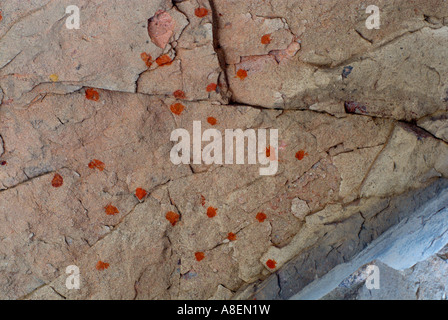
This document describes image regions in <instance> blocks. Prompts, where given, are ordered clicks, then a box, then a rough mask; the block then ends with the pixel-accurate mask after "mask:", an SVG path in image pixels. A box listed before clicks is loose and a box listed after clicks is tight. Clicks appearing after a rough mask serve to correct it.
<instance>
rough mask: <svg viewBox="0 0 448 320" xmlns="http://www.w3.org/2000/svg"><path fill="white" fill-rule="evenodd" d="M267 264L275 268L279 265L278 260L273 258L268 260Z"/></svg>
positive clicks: (270, 267)
mask: <svg viewBox="0 0 448 320" xmlns="http://www.w3.org/2000/svg"><path fill="white" fill-rule="evenodd" d="M266 265H267V267H268V268H269V269H275V267H276V265H277V261H275V260H273V259H269V260H268V261H266Z"/></svg>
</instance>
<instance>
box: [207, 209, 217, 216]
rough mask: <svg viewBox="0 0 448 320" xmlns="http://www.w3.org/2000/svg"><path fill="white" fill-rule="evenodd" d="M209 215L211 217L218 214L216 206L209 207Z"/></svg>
mask: <svg viewBox="0 0 448 320" xmlns="http://www.w3.org/2000/svg"><path fill="white" fill-rule="evenodd" d="M207 216H208V217H209V218H214V217H215V216H216V208H213V207H208V208H207Z"/></svg>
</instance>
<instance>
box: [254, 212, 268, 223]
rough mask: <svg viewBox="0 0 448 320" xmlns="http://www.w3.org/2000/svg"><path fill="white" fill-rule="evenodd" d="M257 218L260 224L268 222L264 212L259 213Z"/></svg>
mask: <svg viewBox="0 0 448 320" xmlns="http://www.w3.org/2000/svg"><path fill="white" fill-rule="evenodd" d="M255 218H256V219H257V220H258V222H264V220H266V218H267V216H266V214H265V213H263V212H258V213H257V215H256V216H255Z"/></svg>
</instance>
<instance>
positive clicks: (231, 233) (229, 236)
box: [227, 232, 236, 241]
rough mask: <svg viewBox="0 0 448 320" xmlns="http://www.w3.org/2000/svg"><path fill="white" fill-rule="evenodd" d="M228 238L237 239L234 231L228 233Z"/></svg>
mask: <svg viewBox="0 0 448 320" xmlns="http://www.w3.org/2000/svg"><path fill="white" fill-rule="evenodd" d="M227 239H229V240H230V241H235V240H236V234H234V233H233V232H229V234H228V235H227Z"/></svg>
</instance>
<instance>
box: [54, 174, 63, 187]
mask: <svg viewBox="0 0 448 320" xmlns="http://www.w3.org/2000/svg"><path fill="white" fill-rule="evenodd" d="M63 183H64V179H63V178H62V176H61V175H60V174H59V173H56V174H55V175H54V177H53V180H51V185H52V186H53V187H55V188H59V187H60V186H62V184H63Z"/></svg>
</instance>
